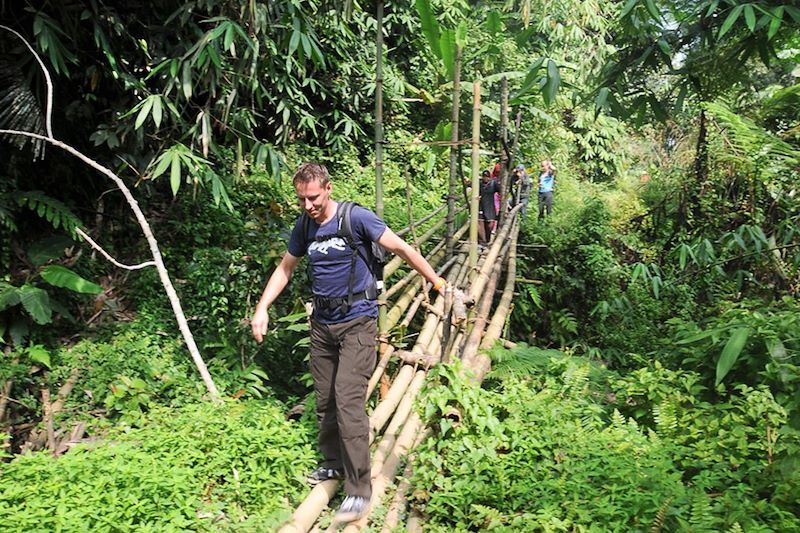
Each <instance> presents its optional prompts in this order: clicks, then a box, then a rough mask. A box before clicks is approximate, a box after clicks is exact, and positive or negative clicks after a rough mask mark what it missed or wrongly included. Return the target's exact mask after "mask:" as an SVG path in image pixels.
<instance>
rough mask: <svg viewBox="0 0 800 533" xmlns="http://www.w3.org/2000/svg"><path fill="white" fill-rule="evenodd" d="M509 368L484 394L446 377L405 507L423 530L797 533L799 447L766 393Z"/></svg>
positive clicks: (684, 375) (653, 375) (567, 363)
mask: <svg viewBox="0 0 800 533" xmlns="http://www.w3.org/2000/svg"><path fill="white" fill-rule="evenodd" d="M503 357H504V358H505V360H504V361H501V362H499V363H498V374H497V377H498V378H502V379H498V380H495V379H491V378H490V381H489V382H488V385H489V386H488V388H479V387H476V386H473V385H469V384H466V383H465V382H464V381H463V380H462V379H459V378H458V377H457V373H458V372H459V369H458V368H456V367H449V366H445V367H441V368H440V369H438V370H437V371H436V374H437V376H438V377H437V378H436V379H437V381H438V383H437V386H434V387H430V388H429V389H428V392H427V395H426V399H425V403H424V414H425V417H426V419H427V420H428V423H429V424H430V425H431V426H432V427H433V428H434V430H435V435H434V436H433V438H430V439H428V440H427V441H426V442H425V443H424V444H423V445H422V447H421V449H420V450H419V453H418V456H417V460H416V463H415V470H414V475H413V479H412V485H413V487H415V488H414V491H413V493H412V495H411V500H412V504H413V505H414V506H415V507H416V509H417V510H418V511H420V512H421V513H422V514H423V516H424V517H425V521H426V525H427V530H429V531H477V530H484V529H487V530H496V531H625V532H629V531H662V530H663V531H728V530H731V531H735V530H741V529H743V530H745V531H796V530H798V528H800V518H798V511H800V505H798V500H797V498H796V496H794V495H795V494H797V492H796V489H797V484H798V481H800V478H799V477H798V475H797V474H796V473H795V472H796V470H795V469H792V468H791V465H790V464H789V463H788V462H787V461H786V457H787V456H788V455H791V454H792V453H795V454H796V450H797V444H798V439H797V438H796V436H793V435H792V434H791V432H788V431H787V428H786V425H785V424H786V413H785V411H784V410H783V408H782V407H781V406H780V405H778V404H777V403H776V402H775V400H774V398H773V397H772V395H771V393H770V392H769V390H768V389H767V388H766V387H762V388H757V389H752V388H748V387H738V388H735V389H734V390H729V391H725V390H723V389H720V390H718V391H707V390H705V389H703V388H702V387H701V386H700V385H699V381H700V379H699V377H698V376H697V375H696V374H694V373H692V372H686V371H681V372H674V371H669V370H666V369H664V368H663V367H661V366H660V365H657V364H654V365H650V366H647V367H644V368H641V369H639V370H638V371H636V372H632V373H630V374H627V375H624V376H620V375H618V374H616V373H614V372H612V371H609V370H607V369H605V368H603V367H602V366H601V365H598V364H597V363H593V362H590V361H589V360H588V359H586V358H583V357H570V356H567V355H565V354H563V353H560V352H557V351H555V350H548V351H544V350H539V349H535V348H527V347H522V348H519V349H517V350H516V351H515V352H514V353H511V354H509V353H505V354H504V355H503ZM525 367H527V373H526V372H525V371H524V369H525ZM510 370H511V371H510ZM712 398H713V400H714V402H712V401H711V399H712ZM453 409H455V410H457V412H459V413H460V416H461V420H460V421H459V422H457V423H456V422H453V417H452V416H447V415H448V414H451V413H452V412H453Z"/></svg>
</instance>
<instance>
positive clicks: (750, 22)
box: [744, 4, 756, 33]
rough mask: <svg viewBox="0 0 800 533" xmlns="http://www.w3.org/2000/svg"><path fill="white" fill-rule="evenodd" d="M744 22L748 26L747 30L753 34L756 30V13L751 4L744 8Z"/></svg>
mask: <svg viewBox="0 0 800 533" xmlns="http://www.w3.org/2000/svg"><path fill="white" fill-rule="evenodd" d="M744 21H745V23H746V24H747V29H749V30H750V32H751V33H752V32H753V30H755V29H756V12H755V10H754V9H753V6H752V5H750V4H747V5H745V6H744Z"/></svg>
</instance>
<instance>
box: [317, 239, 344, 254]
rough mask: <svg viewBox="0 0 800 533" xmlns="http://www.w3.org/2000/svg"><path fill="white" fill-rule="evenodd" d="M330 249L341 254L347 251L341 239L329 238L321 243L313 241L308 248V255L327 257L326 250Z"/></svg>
mask: <svg viewBox="0 0 800 533" xmlns="http://www.w3.org/2000/svg"><path fill="white" fill-rule="evenodd" d="M330 248H333V249H334V250H339V251H340V252H343V251H345V250H346V249H347V243H346V242H344V239H342V238H341V237H331V238H330V239H327V240H324V241H321V242H319V241H314V242H312V243H311V244H310V245H309V246H308V255H309V256H311V255H312V254H313V253H314V252H317V253H320V254H322V255H328V249H330Z"/></svg>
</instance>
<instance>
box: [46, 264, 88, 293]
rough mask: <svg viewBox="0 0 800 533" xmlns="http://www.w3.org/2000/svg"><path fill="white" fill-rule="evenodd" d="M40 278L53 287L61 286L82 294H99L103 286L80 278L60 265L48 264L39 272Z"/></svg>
mask: <svg viewBox="0 0 800 533" xmlns="http://www.w3.org/2000/svg"><path fill="white" fill-rule="evenodd" d="M41 276H42V279H44V280H45V281H46V282H47V283H49V284H50V285H52V286H54V287H62V288H65V289H69V290H71V291H75V292H80V293H83V294H100V293H101V292H103V287H101V286H100V285H98V284H96V283H92V282H91V281H89V280H87V279H84V278H82V277H81V276H79V275H78V274H76V273H75V272H73V271H72V270H70V269H68V268H66V267H63V266H61V265H49V266H47V267H45V268H44V269H43V270H42V272H41Z"/></svg>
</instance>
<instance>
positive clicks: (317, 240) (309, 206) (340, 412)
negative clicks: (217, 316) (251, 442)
mask: <svg viewBox="0 0 800 533" xmlns="http://www.w3.org/2000/svg"><path fill="white" fill-rule="evenodd" d="M292 183H293V184H294V189H295V193H296V194H297V200H298V202H299V204H300V207H301V209H303V211H304V213H303V214H302V215H301V216H300V217H299V218H298V219H297V222H296V223H295V225H294V229H293V230H292V234H291V237H290V238H289V245H288V250H287V252H286V253H285V254H284V256H283V259H282V260H281V262H280V264H279V265H278V267H277V268H276V269H275V271H274V272H273V273H272V275H271V276H270V278H269V281H268V282H267V285H266V287H265V289H264V292H263V294H262V296H261V299H260V300H259V302H258V305H257V306H256V308H255V312H254V313H253V318H252V321H251V326H252V330H253V336H254V337H255V339H256V341H257V342H259V343H260V342H261V341H262V340H263V338H264V335H266V333H267V328H268V325H269V314H268V310H269V307H270V306H271V305H272V303H273V302H274V301H275V299H276V298H277V297H278V295H279V294H280V293H281V292H282V291H283V289H284V288H285V287H286V285H287V283H288V282H289V279H290V277H291V275H292V272H294V269H295V268H296V267H297V264H298V263H299V262H300V259H301V258H302V257H303V256H304V255H308V258H309V261H310V262H311V275H312V278H313V279H312V283H311V291H312V293H313V296H314V298H313V301H314V310H313V312H312V315H311V333H310V336H311V374H312V376H313V377H314V393H315V396H316V400H317V420H318V422H319V448H320V453H321V454H322V458H323V461H322V464H321V465H320V467H319V468H318V469H317V470H315V471H314V472H313V473H312V474H311V475H310V476H309V482H310V483H312V484H316V483H319V482H322V481H326V480H328V479H344V490H345V492H346V493H347V496H346V498H345V499H344V501H343V502H342V504H341V506H340V507H339V510H338V511H337V513H336V516H335V520H336V521H338V522H350V521H353V520H358V519H359V518H361V517H362V516H363V515H364V514H366V512H367V511H368V509H369V502H370V497H371V495H372V485H371V481H370V465H369V418H368V417H367V414H366V410H365V405H366V392H367V385H368V383H369V378H370V376H371V374H372V372H373V371H374V369H375V364H376V352H375V346H376V342H377V333H378V332H377V321H376V319H377V317H378V304H377V293H378V290H377V282H379V281H382V280H377V279H375V278H376V277H377V276H375V275H374V274H373V272H372V271H371V265H370V264H369V263H370V258H371V257H372V255H371V249H372V248H371V246H372V243H377V244H379V245H380V246H382V247H383V248H385V249H386V250H388V251H390V252H393V253H395V254H397V255H399V256H400V257H402V258H403V259H405V261H406V262H407V263H408V264H409V265H411V267H413V268H414V269H415V270H416V271H417V272H419V274H420V275H421V276H422V277H423V278H424V279H426V280H427V281H429V282H431V283H432V284H433V288H434V290H437V291H439V292H442V293H443V292H444V290H445V285H446V282H445V280H444V278H440V277H438V276H437V275H436V272H435V271H434V269H433V268H432V267H431V266H430V264H428V262H427V261H426V260H425V258H424V257H423V256H422V255H421V254H420V253H419V252H418V251H416V250H415V249H414V248H412V247H411V246H409V245H408V244H406V243H405V242H404V241H403V240H402V239H401V238H400V237H398V236H397V234H395V233H394V232H393V231H392V230H391V229H389V228H388V227H387V226H386V224H385V223H384V222H383V221H382V220H381V219H379V218H378V217H377V215H375V213H373V212H372V211H370V210H368V209H366V208H363V207H361V206H358V205H355V206H349V207H351V210H350V212H349V214H348V215H347V216H348V217H349V219H348V220H347V222H349V228H347V229H346V231H344V232H343V222H344V218H343V216H342V206H343V205H345V204H344V203H339V202H336V201H334V200H333V199H332V198H331V192H332V189H333V185H332V183H331V181H330V176H329V174H328V170H327V169H326V168H325V167H324V166H323V165H321V164H318V163H304V164H302V165H300V167H299V168H298V169H297V171H296V172H295V174H294V177H293V178H292ZM347 232H349V233H350V234H349V235H348V234H347Z"/></svg>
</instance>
